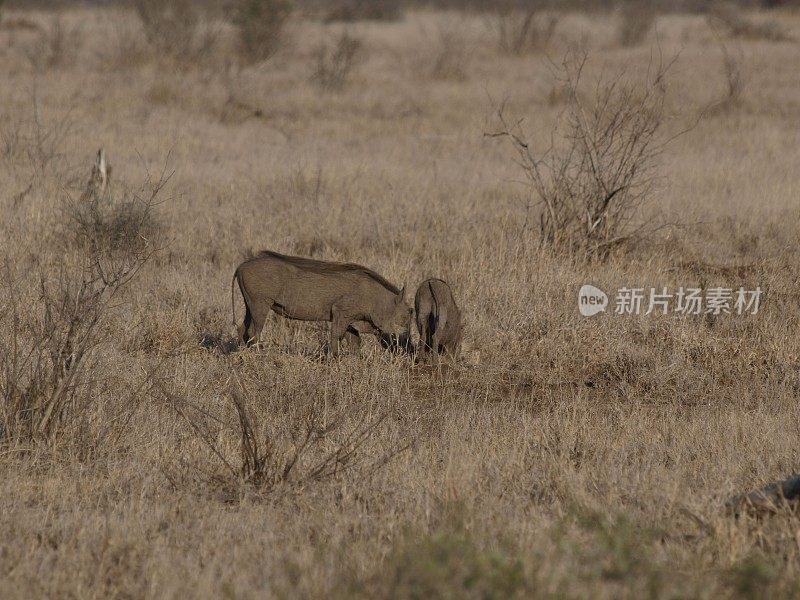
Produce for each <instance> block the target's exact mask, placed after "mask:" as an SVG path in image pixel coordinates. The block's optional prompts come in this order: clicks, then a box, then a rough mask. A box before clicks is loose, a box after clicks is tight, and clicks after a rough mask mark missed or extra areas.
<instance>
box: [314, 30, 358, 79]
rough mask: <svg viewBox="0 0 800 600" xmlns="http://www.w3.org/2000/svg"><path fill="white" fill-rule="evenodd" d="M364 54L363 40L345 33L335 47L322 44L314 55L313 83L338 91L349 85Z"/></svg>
mask: <svg viewBox="0 0 800 600" xmlns="http://www.w3.org/2000/svg"><path fill="white" fill-rule="evenodd" d="M362 52H363V44H362V43H361V40H359V39H357V38H354V37H352V36H351V35H350V34H349V33H347V32H346V31H345V32H343V33H342V34H341V35H340V36H339V37H338V39H337V40H336V42H335V43H334V44H333V45H330V44H327V43H324V42H323V43H322V44H320V45H319V47H318V48H317V50H316V52H315V53H314V72H313V74H312V76H311V79H312V81H314V82H316V83H317V84H318V85H319V86H321V87H322V88H323V89H325V90H338V89H341V88H343V87H344V86H345V85H346V84H347V80H348V79H349V77H350V75H351V73H352V71H353V69H354V68H355V66H356V65H357V64H358V61H359V59H360V58H361V54H362Z"/></svg>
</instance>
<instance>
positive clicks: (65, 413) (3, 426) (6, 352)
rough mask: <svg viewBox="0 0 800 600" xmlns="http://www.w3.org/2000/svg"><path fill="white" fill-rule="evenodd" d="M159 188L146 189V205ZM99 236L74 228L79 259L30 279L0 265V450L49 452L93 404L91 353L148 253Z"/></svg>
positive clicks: (137, 233) (134, 230) (39, 270)
mask: <svg viewBox="0 0 800 600" xmlns="http://www.w3.org/2000/svg"><path fill="white" fill-rule="evenodd" d="M162 185H163V181H162V182H161V183H158V184H156V185H154V186H153V187H152V198H155V196H156V195H157V194H158V191H159V190H160V189H161V186H162ZM92 195H94V194H92ZM152 207H153V203H152V202H151V203H150V204H149V205H148V210H151V209H152ZM153 219H154V217H153V216H152V215H150V214H148V215H147V216H146V217H145V216H142V217H140V218H139V219H138V221H137V222H136V223H127V224H126V227H128V228H129V229H130V230H129V231H128V232H127V234H128V236H129V237H130V238H133V237H137V238H138V237H141V236H142V230H141V227H142V225H141V224H143V223H145V222H147V221H150V222H152V221H153ZM99 230H101V228H100V227H86V228H82V227H80V226H79V227H77V228H76V229H75V230H74V231H72V232H70V233H71V234H72V235H73V236H74V237H73V238H72V239H73V240H75V241H79V242H80V243H79V244H77V245H76V250H77V252H69V251H67V252H64V253H63V254H61V255H60V256H59V258H58V259H56V260H55V261H52V262H49V263H48V262H45V261H40V262H38V263H37V264H36V268H35V269H34V271H33V273H30V272H28V273H24V274H20V273H19V272H18V271H15V270H14V269H13V268H12V267H11V265H10V263H8V262H6V264H5V271H4V280H3V288H4V293H3V296H4V298H5V300H4V303H3V305H2V309H0V322H2V325H3V326H4V329H5V330H6V331H8V332H9V337H8V340H7V343H5V344H3V346H2V348H0V401H1V402H2V406H0V443H4V444H11V443H13V444H23V445H26V444H31V443H38V442H42V443H44V444H46V445H48V446H52V445H54V444H56V443H58V442H59V441H60V440H61V439H62V438H63V437H64V435H66V434H67V433H68V432H71V431H72V432H74V431H75V430H76V428H78V429H79V428H80V427H81V424H82V422H83V421H84V420H85V419H86V418H87V414H88V411H89V408H90V406H91V405H92V404H93V403H94V402H95V401H96V399H97V397H96V394H95V393H94V391H95V389H96V387H97V386H98V383H99V382H98V380H97V379H96V378H94V377H93V373H92V371H93V366H94V365H95V364H96V360H97V352H96V351H97V349H98V348H99V347H100V346H101V345H103V344H104V343H106V342H107V341H109V340H110V339H111V338H112V335H111V332H110V331H109V330H108V329H107V325H108V321H109V319H110V316H111V314H112V313H113V311H114V309H115V308H116V307H117V306H119V303H120V301H121V296H122V292H123V290H124V289H125V288H126V287H127V286H128V285H129V284H130V283H131V282H132V281H133V280H134V279H135V278H136V276H137V275H138V273H139V272H140V270H141V269H142V267H143V266H144V265H145V264H146V263H147V262H148V260H149V259H150V257H151V256H152V254H153V252H154V248H153V246H150V245H147V244H140V243H135V244H122V243H115V244H114V245H113V246H103V245H101V244H100V243H98V242H97V241H96V240H95V239H94V238H93V236H94V235H95V232H96V231H99ZM26 276H27V278H28V281H27V283H28V285H30V278H31V277H33V278H35V279H36V282H37V284H38V288H39V294H38V298H37V299H36V300H35V301H34V302H33V306H30V305H26V306H23V299H22V298H21V295H20V289H24V287H25V286H24V285H23V283H24V281H23V278H24V277H26Z"/></svg>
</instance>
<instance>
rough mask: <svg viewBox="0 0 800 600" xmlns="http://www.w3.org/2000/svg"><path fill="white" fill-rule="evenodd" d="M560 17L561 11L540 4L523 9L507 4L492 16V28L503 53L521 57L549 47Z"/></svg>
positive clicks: (490, 23) (490, 21) (490, 24)
mask: <svg viewBox="0 0 800 600" xmlns="http://www.w3.org/2000/svg"><path fill="white" fill-rule="evenodd" d="M559 20H560V16H559V14H558V13H555V12H545V11H543V10H542V9H541V8H540V7H539V6H537V5H534V6H528V7H524V8H523V7H518V6H516V5H515V4H513V3H512V4H508V3H505V4H502V5H501V6H500V7H499V8H498V9H497V11H496V13H495V14H494V15H493V16H491V17H490V20H489V27H490V28H491V29H492V30H493V31H494V33H495V35H496V36H497V47H498V48H499V49H500V51H501V52H504V53H506V54H513V55H516V56H519V55H521V54H525V53H527V52H537V51H540V50H542V49H544V48H546V47H547V45H548V44H549V43H550V40H551V39H552V38H553V35H554V34H555V31H556V27H557V26H558V22H559Z"/></svg>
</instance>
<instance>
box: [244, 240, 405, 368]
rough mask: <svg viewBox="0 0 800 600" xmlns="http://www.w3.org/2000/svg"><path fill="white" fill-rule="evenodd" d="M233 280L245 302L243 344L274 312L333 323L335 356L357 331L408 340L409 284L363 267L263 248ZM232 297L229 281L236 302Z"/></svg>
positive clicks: (401, 341)
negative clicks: (397, 282)
mask: <svg viewBox="0 0 800 600" xmlns="http://www.w3.org/2000/svg"><path fill="white" fill-rule="evenodd" d="M233 279H234V280H235V281H236V282H237V283H238V284H239V290H240V291H241V292H242V297H243V298H244V304H245V316H244V322H243V323H242V325H241V327H239V342H240V343H243V344H247V345H250V344H252V343H253V342H254V341H255V340H256V338H257V337H258V336H259V334H260V333H261V329H262V328H263V327H264V321H265V320H266V318H267V315H268V314H269V311H270V310H272V311H274V312H276V313H277V314H279V315H281V316H283V317H287V318H289V319H297V320H300V321H330V322H331V331H330V346H329V349H330V352H331V353H333V355H334V356H335V355H336V354H338V352H339V342H340V341H342V339H343V338H344V337H345V336H347V338H348V340H349V341H350V342H351V343H354V344H358V343H359V341H360V340H359V333H375V334H376V335H378V336H379V337H381V339H382V340H388V339H391V340H392V343H393V345H398V346H400V347H406V346H407V345H408V343H409V342H408V338H409V330H410V328H411V309H410V308H409V307H408V306H406V303H405V302H404V295H405V288H404V289H398V288H397V287H395V286H394V285H392V284H391V283H389V282H388V281H387V280H386V279H384V278H383V277H381V276H380V275H378V274H377V273H376V272H375V271H372V270H370V269H368V268H366V267H362V266H361V265H356V264H352V263H336V262H326V261H321V260H312V259H310V258H301V257H297V256H285V255H283V254H278V253H277V252H269V251H264V252H262V253H261V254H259V255H258V256H256V257H254V258H251V259H249V260H246V261H244V262H243V263H242V264H240V265H239V266H238V267H237V268H236V272H235V273H234V275H233ZM233 301H234V299H233V282H231V305H232V306H233ZM235 321H236V315H235V313H234V324H235Z"/></svg>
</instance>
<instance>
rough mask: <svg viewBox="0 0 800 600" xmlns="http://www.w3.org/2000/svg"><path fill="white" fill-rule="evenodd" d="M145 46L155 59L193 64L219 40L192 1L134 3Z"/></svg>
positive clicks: (149, 0)
mask: <svg viewBox="0 0 800 600" xmlns="http://www.w3.org/2000/svg"><path fill="white" fill-rule="evenodd" d="M134 7H135V9H136V14H137V15H138V16H139V19H140V20H141V22H142V25H143V27H144V33H145V36H146V38H147V41H148V43H149V44H150V45H151V46H152V47H153V48H154V49H155V50H156V52H157V55H158V56H166V57H169V58H171V59H173V60H179V61H181V62H185V63H192V62H195V61H197V60H200V59H203V58H206V57H208V55H209V54H210V53H211V51H212V50H213V48H214V46H215V44H216V42H217V37H218V31H217V30H216V28H215V27H214V26H213V25H212V24H210V23H208V22H207V20H206V19H205V15H204V13H203V10H202V8H201V7H200V6H198V4H197V3H195V2H193V1H192V0H134Z"/></svg>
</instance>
